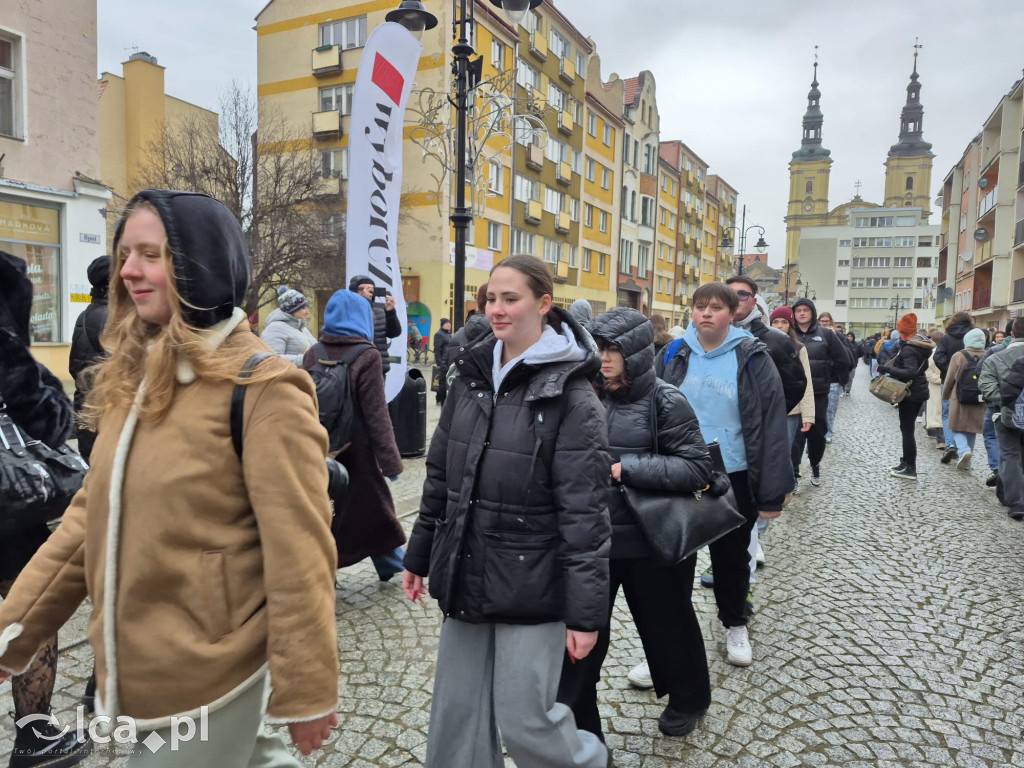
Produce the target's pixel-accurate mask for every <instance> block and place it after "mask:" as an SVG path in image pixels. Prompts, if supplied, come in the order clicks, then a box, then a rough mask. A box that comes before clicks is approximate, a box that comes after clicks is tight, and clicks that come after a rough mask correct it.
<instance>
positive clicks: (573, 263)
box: [569, 245, 580, 269]
mask: <svg viewBox="0 0 1024 768" xmlns="http://www.w3.org/2000/svg"><path fill="white" fill-rule="evenodd" d="M579 266H580V256H579V251H577V249H576V246H575V245H570V246H569V267H570V268H571V269H579Z"/></svg>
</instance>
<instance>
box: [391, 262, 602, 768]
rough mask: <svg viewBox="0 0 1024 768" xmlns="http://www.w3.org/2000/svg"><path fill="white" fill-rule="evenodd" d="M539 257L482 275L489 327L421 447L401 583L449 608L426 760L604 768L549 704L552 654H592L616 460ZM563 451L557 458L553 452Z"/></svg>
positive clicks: (585, 353)
mask: <svg viewBox="0 0 1024 768" xmlns="http://www.w3.org/2000/svg"><path fill="white" fill-rule="evenodd" d="M553 294H554V285H553V281H552V278H551V273H550V272H549V271H548V267H547V266H546V265H545V264H544V262H542V261H541V260H540V259H537V258H536V257H534V256H526V255H515V256H510V257H508V258H506V259H505V260H503V261H502V262H500V263H499V264H498V265H496V266H495V267H494V269H493V270H492V271H491V276H490V281H489V282H488V285H487V318H488V320H489V321H490V324H491V328H492V329H493V330H492V332H491V333H488V334H486V335H484V336H483V337H481V338H480V339H478V340H477V341H476V342H475V343H473V344H472V345H471V346H460V347H459V353H458V355H457V356H456V360H455V367H456V369H457V371H458V375H457V376H456V377H455V378H454V380H453V382H452V384H451V388H450V390H449V397H448V402H447V403H446V404H445V407H444V410H443V411H442V413H441V420H440V422H439V423H438V426H437V429H436V430H435V432H434V437H433V439H432V440H431V443H430V451H429V453H428V455H427V478H426V481H425V482H424V484H423V496H422V500H421V503H420V510H419V516H418V517H417V519H416V523H415V525H414V526H413V530H412V535H411V537H410V539H409V545H408V548H407V552H406V556H405V568H406V574H405V577H404V581H403V587H404V589H405V592H406V595H407V596H408V597H409V598H410V599H412V600H414V601H415V600H419V599H421V598H422V596H423V594H424V591H425V590H424V579H425V578H427V577H428V576H429V579H430V581H429V589H430V594H431V595H432V596H433V597H434V598H436V599H437V602H438V606H439V607H440V609H441V611H442V612H443V613H444V615H445V619H446V620H445V621H444V623H443V624H442V626H441V637H440V643H439V647H438V654H437V665H436V672H435V679H434V700H433V704H432V707H431V715H430V732H429V735H428V739H427V754H426V768H449V766H474V767H475V766H481V767H484V766H486V768H491V766H500V765H502V755H501V748H500V742H499V738H498V735H499V732H500V736H501V740H504V742H505V745H506V747H507V749H508V754H509V756H510V757H511V758H512V759H513V760H514V761H515V762H516V763H517V764H518V765H523V766H526V765H545V766H552V767H553V766H581V767H582V766H586V768H604V766H606V765H607V761H608V751H607V749H606V748H605V747H604V746H603V745H602V744H601V742H600V740H599V739H598V738H597V737H596V736H594V735H593V734H591V733H589V732H586V731H581V730H578V729H577V726H576V723H575V720H574V718H573V716H572V712H571V710H569V708H568V707H566V706H565V705H563V704H553V702H554V700H555V695H556V693H557V689H558V679H559V673H560V670H561V667H562V655H563V653H565V652H566V650H568V652H569V653H570V654H572V655H573V656H575V657H576V658H577V659H583V658H586V656H587V655H588V654H589V653H590V652H591V650H592V649H593V647H594V644H595V643H596V642H597V637H598V630H600V629H601V628H602V627H603V626H604V625H605V623H606V622H607V620H608V589H609V579H608V551H609V538H610V535H611V523H610V521H609V517H608V494H609V488H610V471H609V470H610V467H611V465H612V461H611V459H610V457H609V455H608V436H607V430H606V428H605V419H604V409H603V408H602V407H601V404H600V402H599V401H598V399H597V396H596V395H595V394H594V390H593V388H592V387H591V385H590V378H591V377H592V376H593V375H594V374H596V373H597V369H598V368H599V365H600V364H599V360H598V353H597V347H596V345H595V344H594V341H593V339H591V338H590V336H589V335H588V334H586V333H585V332H584V331H583V328H582V327H581V326H580V325H579V324H578V323H577V322H576V321H575V320H573V319H572V318H571V317H570V316H569V314H568V312H566V311H564V310H562V309H560V308H558V307H555V306H552V296H553ZM556 457H557V459H556Z"/></svg>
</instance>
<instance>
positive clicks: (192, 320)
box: [114, 189, 249, 328]
mask: <svg viewBox="0 0 1024 768" xmlns="http://www.w3.org/2000/svg"><path fill="white" fill-rule="evenodd" d="M139 200H146V201H148V202H149V203H151V204H152V205H153V207H154V208H156V211H157V213H158V214H159V216H160V220H161V221H162V222H163V225H164V229H165V230H166V231H167V243H168V245H169V246H170V249H171V256H172V259H173V263H174V278H175V281H176V282H177V286H178V293H179V294H181V313H182V315H183V316H184V318H185V322H187V323H188V324H189V325H191V326H193V327H195V328H209V327H210V326H212V325H216V324H217V323H219V322H220V321H221V320H225V319H227V318H228V317H230V316H231V313H232V312H233V311H234V309H235V307H238V306H241V305H242V302H243V301H244V300H245V291H246V289H247V288H248V287H249V246H248V244H247V243H246V241H245V234H244V233H243V232H242V227H241V225H240V224H239V223H238V219H236V218H235V215H234V214H233V213H231V211H230V210H228V208H227V206H225V205H224V204H223V203H221V202H219V201H217V200H214V199H213V198H212V197H210V196H209V195H203V194H200V193H198V192H173V191H170V190H166V189H147V190H145V191H143V192H139V194H137V195H135V197H133V198H132V199H131V200H130V201H129V203H128V205H129V206H131V205H132V203H135V202H137V201H139ZM123 231H124V218H123V217H122V218H121V221H119V222H118V223H117V230H116V231H115V232H114V252H115V253H117V251H118V246H119V243H120V241H121V234H122V232H123Z"/></svg>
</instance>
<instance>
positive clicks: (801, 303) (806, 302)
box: [793, 299, 818, 331]
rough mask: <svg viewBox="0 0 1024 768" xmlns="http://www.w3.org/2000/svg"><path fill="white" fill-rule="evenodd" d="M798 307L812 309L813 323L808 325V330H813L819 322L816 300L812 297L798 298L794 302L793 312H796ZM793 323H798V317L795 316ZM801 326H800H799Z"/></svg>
mask: <svg viewBox="0 0 1024 768" xmlns="http://www.w3.org/2000/svg"><path fill="white" fill-rule="evenodd" d="M797 307H808V308H810V310H811V324H810V325H809V326H807V330H808V331H809V330H811V329H812V328H814V327H815V326H816V325H817V324H818V309H817V307H815V306H814V302H813V301H811V300H810V299H797V300H796V301H794V302H793V313H794V314H795V313H796V308H797ZM793 324H794V325H796V318H795V317H794V318H793ZM797 327H799V326H797Z"/></svg>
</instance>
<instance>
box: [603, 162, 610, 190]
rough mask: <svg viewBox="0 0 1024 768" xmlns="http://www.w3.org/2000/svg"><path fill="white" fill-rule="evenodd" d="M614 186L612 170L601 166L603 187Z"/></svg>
mask: <svg viewBox="0 0 1024 768" xmlns="http://www.w3.org/2000/svg"><path fill="white" fill-rule="evenodd" d="M611 188H612V172H611V171H609V170H608V169H607V168H603V167H602V168H601V189H611Z"/></svg>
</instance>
